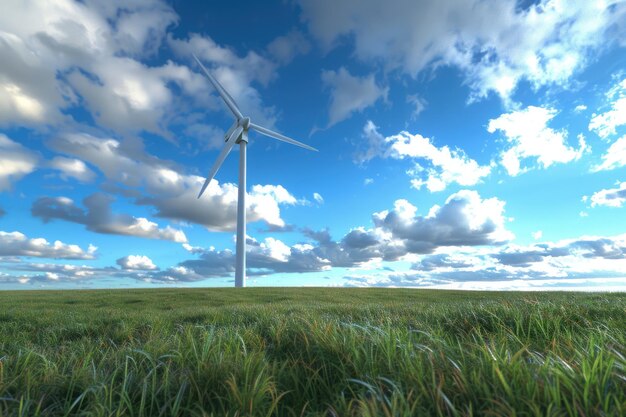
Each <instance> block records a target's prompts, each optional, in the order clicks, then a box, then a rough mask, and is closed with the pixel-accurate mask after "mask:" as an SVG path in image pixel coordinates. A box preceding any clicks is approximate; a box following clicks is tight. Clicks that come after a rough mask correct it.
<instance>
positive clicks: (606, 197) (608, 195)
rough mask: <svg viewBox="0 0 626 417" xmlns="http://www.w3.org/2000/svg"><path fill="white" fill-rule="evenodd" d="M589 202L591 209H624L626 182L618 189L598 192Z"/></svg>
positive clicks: (619, 185)
mask: <svg viewBox="0 0 626 417" xmlns="http://www.w3.org/2000/svg"><path fill="white" fill-rule="evenodd" d="M585 200H587V199H585ZM589 200H591V207H596V206H606V207H622V206H623V205H624V202H626V182H622V183H620V184H618V187H617V188H609V189H606V190H600V191H597V192H595V193H593V195H592V196H591V197H590V198H589Z"/></svg>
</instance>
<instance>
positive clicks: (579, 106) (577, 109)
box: [574, 104, 587, 113]
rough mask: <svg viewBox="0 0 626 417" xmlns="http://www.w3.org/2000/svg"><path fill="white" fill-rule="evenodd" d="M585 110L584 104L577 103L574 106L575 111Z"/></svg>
mask: <svg viewBox="0 0 626 417" xmlns="http://www.w3.org/2000/svg"><path fill="white" fill-rule="evenodd" d="M585 110H587V106H585V105H584V104H579V105H578V106H576V107H574V112H575V113H582V112H584V111H585Z"/></svg>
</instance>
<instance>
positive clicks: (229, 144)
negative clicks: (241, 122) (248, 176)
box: [198, 126, 243, 198]
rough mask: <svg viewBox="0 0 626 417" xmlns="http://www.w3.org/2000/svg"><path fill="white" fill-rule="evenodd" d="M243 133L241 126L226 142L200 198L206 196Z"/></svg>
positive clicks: (207, 178)
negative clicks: (210, 185) (207, 189)
mask: <svg viewBox="0 0 626 417" xmlns="http://www.w3.org/2000/svg"><path fill="white" fill-rule="evenodd" d="M241 132H243V127H241V126H239V127H238V128H237V129H235V131H234V132H233V133H231V135H230V137H229V138H228V140H227V141H226V144H225V145H224V147H223V148H222V152H220V154H219V156H218V157H217V159H216V160H215V163H214V164H213V166H212V167H211V170H210V171H209V175H207V177H206V180H205V181H204V184H202V189H200V193H198V198H200V197H202V194H204V191H205V190H206V188H207V187H208V186H209V184H210V183H211V180H212V179H213V177H215V174H217V170H218V169H220V167H221V166H222V164H223V163H224V160H225V159H226V157H227V156H228V154H229V153H230V151H231V150H232V149H233V146H235V142H237V138H238V137H239V135H241Z"/></svg>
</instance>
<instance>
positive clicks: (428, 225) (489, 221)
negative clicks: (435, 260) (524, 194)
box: [373, 190, 513, 253]
mask: <svg viewBox="0 0 626 417" xmlns="http://www.w3.org/2000/svg"><path fill="white" fill-rule="evenodd" d="M504 205H505V203H504V202H503V201H501V200H499V199H497V198H495V197H494V198H487V199H482V198H481V197H480V195H479V194H478V193H477V192H476V191H470V190H461V191H459V192H457V193H455V194H452V195H451V196H450V197H448V199H447V200H446V202H445V204H444V205H443V206H442V207H439V206H433V207H432V208H431V209H430V211H429V212H428V214H427V215H426V216H417V215H416V212H417V208H416V207H415V206H413V205H412V204H410V203H409V202H408V201H406V200H398V201H396V204H395V207H394V209H393V210H391V211H389V210H385V211H382V212H379V213H375V214H374V215H373V220H374V224H375V225H376V227H378V228H382V229H384V230H387V231H389V232H390V233H392V236H393V237H394V238H395V239H402V240H403V241H404V245H405V247H406V248H407V250H408V251H409V252H412V253H430V252H432V251H433V250H434V249H435V248H437V247H441V246H475V245H494V244H501V243H505V242H508V241H509V240H511V239H512V238H513V234H512V233H511V232H510V231H508V230H507V229H506V222H507V219H506V217H505V216H504Z"/></svg>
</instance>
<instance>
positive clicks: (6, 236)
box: [0, 231, 97, 259]
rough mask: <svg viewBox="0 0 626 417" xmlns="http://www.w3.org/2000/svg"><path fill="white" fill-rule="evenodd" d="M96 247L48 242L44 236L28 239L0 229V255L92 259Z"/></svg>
mask: <svg viewBox="0 0 626 417" xmlns="http://www.w3.org/2000/svg"><path fill="white" fill-rule="evenodd" d="M96 249H97V248H96V247H95V246H92V245H89V247H88V248H87V249H86V250H85V249H82V248H81V247H80V246H78V245H71V244H66V243H63V242H61V241H60V240H56V241H54V243H50V242H48V241H47V240H46V239H44V238H32V239H29V238H28V237H27V236H26V235H24V234H23V233H20V232H3V231H0V256H26V257H36V258H53V259H94V258H95V252H96Z"/></svg>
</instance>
